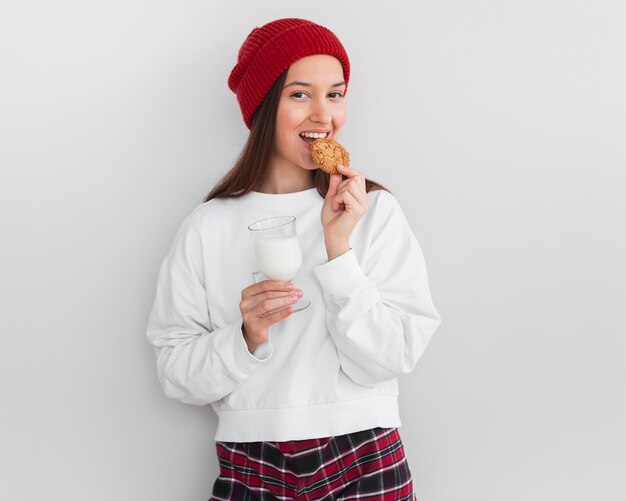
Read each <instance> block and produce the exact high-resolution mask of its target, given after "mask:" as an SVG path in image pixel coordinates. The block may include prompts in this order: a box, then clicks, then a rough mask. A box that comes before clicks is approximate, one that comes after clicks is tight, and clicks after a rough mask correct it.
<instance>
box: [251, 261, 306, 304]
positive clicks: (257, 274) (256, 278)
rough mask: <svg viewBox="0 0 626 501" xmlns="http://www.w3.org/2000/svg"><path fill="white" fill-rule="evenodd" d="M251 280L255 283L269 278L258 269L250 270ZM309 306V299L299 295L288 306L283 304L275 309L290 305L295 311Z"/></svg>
mask: <svg viewBox="0 0 626 501" xmlns="http://www.w3.org/2000/svg"><path fill="white" fill-rule="evenodd" d="M252 280H253V281H254V283H255V284H256V283H259V282H262V281H263V280H269V278H268V277H266V276H265V275H263V273H261V272H260V271H254V272H252ZM309 306H311V301H309V300H308V299H304V297H301V298H300V299H298V300H297V301H296V302H295V303H293V304H290V305H289V306H283V307H282V308H278V309H277V310H276V311H280V310H284V309H285V308H289V307H291V309H292V310H293V312H294V313H295V312H296V311H302V310H305V309H306V308H308V307H309Z"/></svg>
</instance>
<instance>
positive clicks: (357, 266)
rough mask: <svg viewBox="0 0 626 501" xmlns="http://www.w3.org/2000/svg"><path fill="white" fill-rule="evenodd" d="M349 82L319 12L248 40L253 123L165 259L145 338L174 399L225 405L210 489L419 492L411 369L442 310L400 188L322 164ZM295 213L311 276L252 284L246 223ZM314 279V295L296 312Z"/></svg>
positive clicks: (317, 494)
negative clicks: (409, 429) (400, 382)
mask: <svg viewBox="0 0 626 501" xmlns="http://www.w3.org/2000/svg"><path fill="white" fill-rule="evenodd" d="M349 78H350V65H349V60H348V56H347V54H346V52H345V50H344V47H343V46H342V45H341V43H340V42H339V40H338V39H337V38H336V36H335V35H334V34H333V33H332V32H331V31H329V30H328V29H326V28H324V27H322V26H319V25H317V24H315V23H312V22H310V21H307V20H303V19H293V18H290V19H279V20H277V21H273V22H271V23H268V24H266V25H264V26H262V27H260V28H255V29H254V30H253V31H252V32H251V33H250V34H249V35H248V37H247V38H246V40H245V42H244V44H243V45H242V47H241V49H240V51H239V55H238V61H237V64H236V66H235V67H234V69H233V70H232V72H231V75H230V78H229V81H228V83H229V87H230V88H231V89H232V90H233V92H235V93H236V95H237V99H238V101H239V104H240V107H241V111H242V115H243V118H244V121H245V123H246V125H247V126H248V127H249V128H250V129H251V131H250V136H249V138H248V141H247V143H246V145H245V147H244V149H243V151H242V153H241V156H240V157H239V159H238V161H237V162H236V164H235V166H234V167H233V168H232V169H231V171H230V172H229V173H228V174H227V175H226V176H225V177H224V179H223V180H222V181H221V182H220V183H219V184H218V185H217V186H216V187H215V188H214V189H213V190H212V191H211V193H209V194H208V195H207V197H206V199H205V202H204V203H203V204H201V205H199V206H198V207H197V208H196V209H195V210H194V211H193V212H192V213H191V214H190V215H189V216H188V217H187V218H186V219H185V221H184V222H183V223H182V225H181V227H180V229H179V231H178V233H177V235H176V237H175V239H174V242H173V244H172V247H171V249H170V251H169V253H168V255H167V256H166V257H165V259H164V261H163V264H162V266H161V269H160V272H159V278H158V285H157V292H156V298H155V301H154V305H153V308H152V312H151V315H150V320H149V325H148V332H147V335H148V339H149V341H150V342H151V343H152V345H153V346H154V347H155V350H156V355H157V369H158V374H159V379H160V381H161V384H162V385H163V388H164V391H165V393H166V395H168V396H169V397H171V398H175V399H178V400H180V401H182V402H185V403H189V404H196V405H205V404H209V403H210V404H212V406H213V408H214V409H215V411H216V413H217V415H218V418H219V425H218V429H217V433H216V437H215V439H216V449H217V454H218V459H219V461H220V466H221V471H220V476H219V477H218V479H217V480H216V482H215V485H214V487H213V497H212V499H216V500H222V499H233V500H243V499H257V498H258V499H325V500H331V499H356V498H359V497H368V498H372V499H389V500H391V499H394V500H409V499H413V485H412V480H411V475H410V471H409V468H408V465H407V463H406V458H405V455H404V449H403V447H402V443H401V440H400V436H399V434H398V430H397V428H398V427H399V426H400V419H399V412H398V403H397V395H398V386H397V380H396V378H397V376H399V375H400V374H406V373H408V372H410V371H412V370H413V368H414V367H415V364H416V362H417V359H418V358H419V357H420V356H421V354H422V353H423V352H424V350H425V348H426V345H427V344H428V341H429V339H430V337H431V336H432V334H433V332H434V331H435V330H436V328H437V326H438V325H439V323H440V317H439V315H438V313H437V311H436V309H435V307H434V305H433V303H432V300H431V296H430V291H429V287H428V278H427V273H426V268H425V263H424V258H423V255H422V252H421V249H420V247H419V244H418V242H417V240H416V238H415V237H414V235H413V234H412V232H411V229H410V227H409V225H408V223H407V220H406V218H405V216H404V214H403V212H402V210H401V208H400V206H399V204H398V202H397V201H396V199H395V198H394V197H393V195H391V193H389V192H388V191H387V190H385V189H384V188H383V187H382V186H380V185H377V184H376V183H374V182H372V181H370V180H367V179H365V177H364V176H363V175H362V174H361V173H360V172H358V171H356V170H354V169H352V168H347V167H343V166H340V167H339V170H340V174H335V175H330V176H329V175H328V174H326V173H324V172H322V171H320V170H318V169H317V168H316V166H315V164H314V163H313V161H312V159H311V156H310V151H309V147H310V142H311V141H312V138H311V136H314V135H326V136H327V137H330V138H335V139H337V138H338V133H339V131H340V130H341V128H342V127H343V125H344V122H345V120H346V110H345V103H344V96H345V93H346V89H347V86H348V81H349ZM379 127H380V124H376V123H372V132H373V133H375V132H376V129H377V128H379ZM306 136H309V137H306ZM283 215H292V216H295V217H296V221H297V230H298V238H299V241H300V244H301V246H302V251H303V262H302V267H301V269H300V271H299V272H298V275H297V276H296V277H295V278H294V280H293V282H294V283H295V284H296V285H297V288H296V287H295V286H294V285H293V284H292V283H291V282H281V281H273V280H264V281H262V282H259V283H252V284H251V273H252V272H253V271H255V270H256V269H257V265H256V262H255V257H254V252H253V247H252V242H251V240H250V237H249V235H248V226H249V225H250V224H251V223H253V222H254V221H257V220H260V219H264V218H269V217H273V216H283ZM302 291H304V292H305V293H306V296H307V299H309V300H310V301H311V303H312V304H311V306H310V307H309V308H307V309H305V310H302V311H298V312H296V313H294V312H293V311H292V309H291V307H290V305H292V304H293V303H294V302H295V301H296V300H297V299H298V298H299V297H301V296H302ZM285 306H287V307H286V308H285Z"/></svg>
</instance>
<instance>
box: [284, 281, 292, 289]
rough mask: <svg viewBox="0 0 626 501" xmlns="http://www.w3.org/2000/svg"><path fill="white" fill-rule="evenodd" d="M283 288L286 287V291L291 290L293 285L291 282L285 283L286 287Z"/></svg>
mask: <svg viewBox="0 0 626 501" xmlns="http://www.w3.org/2000/svg"><path fill="white" fill-rule="evenodd" d="M285 287H287V290H288V291H290V290H293V284H292V283H291V282H287V285H286V286H285Z"/></svg>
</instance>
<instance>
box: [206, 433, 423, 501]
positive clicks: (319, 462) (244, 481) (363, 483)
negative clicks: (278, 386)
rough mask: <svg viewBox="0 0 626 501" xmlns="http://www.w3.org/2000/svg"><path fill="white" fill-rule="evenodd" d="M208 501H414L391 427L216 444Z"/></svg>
mask: <svg viewBox="0 0 626 501" xmlns="http://www.w3.org/2000/svg"><path fill="white" fill-rule="evenodd" d="M216 449H217V457H218V460H219V463H220V475H219V477H218V478H217V480H216V481H215V484H214V486H213V495H212V497H211V499H210V500H209V501H223V500H237V501H248V500H260V501H269V500H318V501H321V500H324V501H331V500H349V499H369V500H385V501H391V500H394V501H413V500H417V498H416V497H414V494H413V481H412V479H411V472H410V471H409V466H408V464H407V461H406V457H405V455H404V447H403V446H402V441H401V440H400V434H399V433H398V430H397V429H395V428H374V429H371V430H365V431H359V432H356V433H349V434H347V435H339V436H336V437H327V438H316V439H311V440H295V441H290V442H246V443H239V442H216Z"/></svg>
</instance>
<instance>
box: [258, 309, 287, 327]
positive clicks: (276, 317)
mask: <svg viewBox="0 0 626 501" xmlns="http://www.w3.org/2000/svg"><path fill="white" fill-rule="evenodd" d="M292 313H293V308H292V307H291V306H289V307H287V308H285V309H283V310H280V311H276V312H274V313H272V314H270V315H267V316H266V317H264V318H263V321H264V323H265V325H266V326H270V325H272V324H275V323H276V322H280V321H281V320H283V319H284V318H287V317H288V316H289V315H291V314H292Z"/></svg>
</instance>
